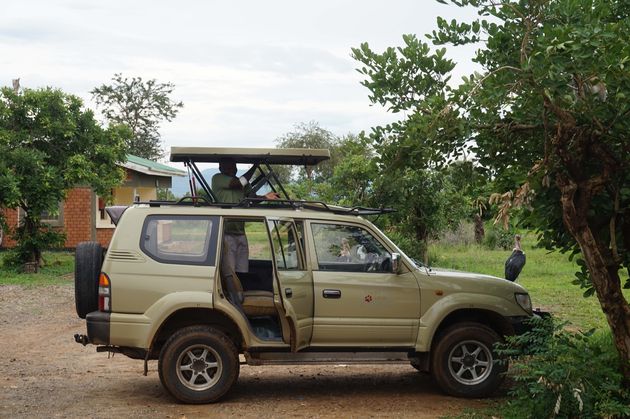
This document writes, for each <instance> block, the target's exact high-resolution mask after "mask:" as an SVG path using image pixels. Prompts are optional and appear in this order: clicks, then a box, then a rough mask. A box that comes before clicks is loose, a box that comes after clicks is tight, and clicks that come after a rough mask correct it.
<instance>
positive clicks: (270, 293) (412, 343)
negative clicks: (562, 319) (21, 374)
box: [75, 148, 533, 403]
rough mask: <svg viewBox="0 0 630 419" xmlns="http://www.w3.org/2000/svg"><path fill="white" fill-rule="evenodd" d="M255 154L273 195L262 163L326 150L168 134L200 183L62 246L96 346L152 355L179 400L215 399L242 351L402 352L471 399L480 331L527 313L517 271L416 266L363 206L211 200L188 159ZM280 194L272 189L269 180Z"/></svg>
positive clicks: (482, 373) (312, 156)
mask: <svg viewBox="0 0 630 419" xmlns="http://www.w3.org/2000/svg"><path fill="white" fill-rule="evenodd" d="M226 156H227V157H231V158H233V159H235V161H236V162H238V163H248V164H255V165H257V166H258V169H257V173H258V175H257V176H256V178H255V179H254V180H253V181H252V183H251V186H252V190H254V191H261V190H262V191H264V190H274V191H278V192H279V193H284V188H282V185H281V184H279V183H278V182H277V177H276V176H275V173H274V172H273V165H276V164H294V165H297V164H300V165H304V164H306V165H309V164H311V165H312V164H317V163H318V162H320V161H322V160H325V159H326V158H328V156H329V154H328V152H327V151H326V150H306V149H304V150H302V149H299V150H298V149H293V150H291V149H289V150H276V149H259V150H256V149H254V150H243V149H216V148H173V150H172V153H171V160H173V161H181V162H184V163H185V164H186V165H187V166H188V168H189V171H190V172H191V173H193V175H195V177H196V181H195V182H193V181H191V185H198V186H200V187H201V189H203V191H204V193H203V194H199V195H197V194H196V191H195V188H192V189H193V190H192V191H191V193H192V195H193V196H192V197H189V198H187V199H183V200H180V201H178V202H165V201H164V202H160V201H151V202H147V203H136V204H134V205H132V206H130V207H127V208H121V207H113V208H108V213H109V214H110V216H111V218H112V221H113V222H114V223H115V224H117V227H116V230H115V232H114V235H113V238H112V240H111V243H110V245H109V248H108V249H106V250H103V249H102V248H101V246H100V245H99V244H98V243H94V242H87V243H82V244H80V245H79V246H78V247H77V249H76V275H75V277H76V279H75V287H76V288H75V291H76V306H77V312H78V315H79V316H80V317H81V318H85V320H86V324H87V335H83V334H77V335H75V340H76V341H77V342H79V343H82V344H84V345H86V344H92V345H97V347H96V349H97V351H99V352H116V353H122V354H124V355H126V356H128V357H131V358H134V359H142V360H144V361H145V374H146V371H147V369H146V365H147V361H148V360H155V359H157V360H158V370H159V376H160V380H161V382H162V384H163V385H164V387H165V388H166V390H167V391H168V392H169V393H170V394H171V395H172V396H173V397H174V398H176V399H177V400H179V401H181V402H184V403H209V402H215V401H217V400H219V399H220V398H221V397H223V396H224V395H225V394H226V393H227V392H228V391H229V390H230V388H231V387H232V386H233V385H234V383H235V382H236V380H237V378H238V374H239V368H240V365H241V364H242V363H244V364H248V365H272V364H305V363H372V362H373V363H383V362H391V363H401V362H405V363H410V364H411V366H413V367H414V368H416V369H418V370H420V371H424V372H429V373H431V374H432V376H433V377H434V378H435V380H436V381H437V383H438V384H439V386H440V387H441V388H442V389H443V390H444V391H445V392H447V393H449V394H451V395H455V396H464V397H483V396H487V395H489V394H491V393H492V392H493V391H494V390H496V389H497V387H498V386H499V385H500V383H501V381H502V378H503V373H504V372H505V371H506V368H507V365H506V363H504V362H497V361H498V359H497V356H496V354H495V353H494V351H493V345H494V344H495V343H496V342H499V341H501V340H502V338H503V337H504V336H506V335H511V334H514V333H519V332H520V331H521V330H523V327H524V326H523V322H524V321H525V320H526V319H528V318H530V317H531V316H532V315H533V312H532V307H531V302H530V297H529V294H528V293H527V291H526V290H525V289H524V288H523V287H521V286H519V285H518V284H515V283H512V282H509V281H506V280H504V279H500V278H495V277H491V276H486V275H477V274H471V273H461V272H450V271H449V272H446V271H440V270H436V269H429V268H427V267H425V266H422V265H419V264H416V263H415V262H414V261H413V260H412V259H410V258H409V257H407V256H406V255H405V254H404V253H403V252H402V251H401V250H400V249H399V248H398V247H397V246H396V245H395V244H394V243H392V242H391V241H390V240H389V239H388V238H387V237H386V236H385V235H384V234H383V233H382V232H381V231H379V229H378V228H376V227H375V226H374V225H373V224H372V223H370V222H369V221H368V220H366V219H365V218H363V217H364V216H369V215H373V214H377V213H381V212H384V211H387V210H381V209H370V208H358V207H355V208H343V207H336V206H330V205H327V204H325V203H322V202H311V201H295V200H291V199H289V198H288V196H285V199H279V200H274V201H265V200H260V199H256V198H245V199H243V200H242V201H241V202H239V203H232V204H225V203H219V202H216V199H215V194H214V193H213V191H212V190H211V189H210V188H209V185H208V181H207V180H205V179H203V177H202V176H201V172H200V170H199V169H198V167H197V163H199V162H217V161H218V160H219V159H220V158H222V157H226ZM285 195H286V194H285ZM234 223H238V224H239V225H240V226H241V227H243V228H244V232H245V236H246V239H247V246H248V251H249V257H248V261H247V262H248V269H247V272H236V271H232V272H222V269H221V266H222V263H221V262H222V255H223V251H222V248H223V247H224V246H225V240H224V232H225V231H226V230H228V231H229V229H230V226H231V225H233V224H234Z"/></svg>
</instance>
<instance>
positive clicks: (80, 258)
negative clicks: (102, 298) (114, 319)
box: [74, 242, 103, 319]
mask: <svg viewBox="0 0 630 419" xmlns="http://www.w3.org/2000/svg"><path fill="white" fill-rule="evenodd" d="M74 262H75V263H74V301H75V305H76V308H77V314H78V315H79V317H80V318H82V319H85V316H86V315H87V314H88V313H91V312H92V311H96V310H98V277H99V275H100V273H101V265H102V263H103V248H102V247H101V245H100V244H99V243H97V242H83V243H79V244H78V245H77V248H76V252H75V256H74Z"/></svg>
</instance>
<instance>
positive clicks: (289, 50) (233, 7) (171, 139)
mask: <svg viewBox="0 0 630 419" xmlns="http://www.w3.org/2000/svg"><path fill="white" fill-rule="evenodd" d="M438 15H440V16H443V17H445V18H448V19H451V18H465V19H468V18H472V17H474V15H473V14H472V13H471V12H470V11H466V10H460V9H458V8H457V7H454V6H444V5H441V4H439V3H437V2H434V1H431V0H415V1H413V0H389V1H387V2H385V1H374V0H369V1H365V0H364V1H342V0H336V1H328V0H317V1H310V2H304V1H295V0H293V1H272V0H267V1H230V2H228V1H179V2H174V1H148V0H147V1H132V0H126V1H114V0H108V1H102V0H101V1H98V2H97V1H87V0H66V1H43V0H42V1H31V0H16V1H8V0H2V3H1V4H0V84H2V85H10V84H11V80H12V79H13V78H16V77H20V78H21V84H22V86H23V87H29V88H37V87H44V86H52V87H58V88H61V89H63V90H64V91H66V92H68V93H73V94H75V95H78V96H80V97H82V98H84V99H85V101H86V105H87V106H90V107H94V105H93V103H92V101H91V98H90V94H89V91H90V90H91V89H93V88H94V87H95V86H98V85H100V84H102V83H107V82H109V81H110V79H111V77H112V76H113V74H114V73H118V72H120V73H122V74H123V75H125V76H140V77H142V78H144V79H151V78H155V79H157V80H158V81H160V82H172V83H174V84H175V85H176V87H175V91H174V93H173V98H174V99H176V100H181V101H183V102H184V108H183V109H181V111H180V113H179V114H178V116H177V118H176V119H175V120H174V121H173V122H171V123H165V124H164V125H163V126H162V129H161V133H162V139H163V145H164V148H165V149H166V150H167V151H168V150H169V148H170V146H172V145H175V146H228V145H230V146H243V147H244V146H257V147H273V146H274V140H275V139H276V138H278V137H279V136H281V135H283V134H285V133H287V132H289V131H291V130H292V129H293V126H294V125H295V124H297V123H299V122H308V121H317V122H319V123H320V125H321V126H322V127H323V128H326V129H328V130H330V131H332V132H333V133H335V134H337V135H343V134H346V133H348V132H353V133H358V132H360V131H361V130H369V129H370V127H372V126H375V125H378V124H382V123H384V122H387V121H390V120H392V119H393V118H395V116H393V115H390V114H388V113H387V112H385V110H383V109H381V108H379V107H377V106H371V105H370V102H369V99H368V91H367V89H366V88H364V87H363V86H361V85H360V81H361V80H362V79H361V75H360V74H358V73H357V72H356V71H355V68H356V66H357V64H356V62H355V61H354V60H352V58H351V57H350V52H351V51H350V48H351V47H356V46H359V45H360V44H361V43H362V42H368V43H369V44H370V46H371V47H372V48H373V49H375V50H377V51H379V52H380V51H382V50H383V49H384V48H386V47H388V46H398V45H400V44H401V43H402V37H401V35H402V34H405V33H415V34H418V35H419V36H424V34H425V33H428V32H430V31H431V30H432V29H433V28H435V25H436V24H435V21H436V17H437V16H438ZM471 54H472V50H471V49H467V50H460V51H457V52H455V53H452V54H451V57H452V58H454V59H455V60H456V62H458V67H457V68H456V74H457V77H456V78H457V80H459V79H460V76H461V75H463V74H468V73H469V72H471V71H472V70H473V66H472V65H471V63H470V57H471Z"/></svg>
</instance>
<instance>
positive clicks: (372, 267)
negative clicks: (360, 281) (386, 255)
mask: <svg viewBox="0 0 630 419" xmlns="http://www.w3.org/2000/svg"><path fill="white" fill-rule="evenodd" d="M379 259H380V258H379V255H378V254H376V253H368V254H367V257H366V258H365V268H364V272H378V270H379V268H380V265H381V264H380V261H379Z"/></svg>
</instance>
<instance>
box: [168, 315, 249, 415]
mask: <svg viewBox="0 0 630 419" xmlns="http://www.w3.org/2000/svg"><path fill="white" fill-rule="evenodd" d="M239 367H240V365H239V360H238V352H237V350H236V347H235V346H234V343H232V341H231V340H230V339H229V338H228V337H227V336H225V335H224V334H223V333H221V332H220V331H218V330H216V329H213V328H211V327H206V326H191V327H186V328H184V329H182V330H180V331H178V332H177V333H175V334H174V335H173V336H171V338H170V339H169V340H168V341H167V342H166V344H165V345H164V347H163V348H162V351H161V352H160V360H159V363H158V370H159V374H160V381H162V384H163V385H164V387H165V388H166V390H167V391H168V392H169V393H170V394H171V395H172V396H173V397H175V398H176V399H177V400H179V401H180V402H183V403H194V404H199V403H212V402H215V401H217V400H219V399H220V398H221V397H223V396H224V395H225V394H226V393H227V392H228V391H229V390H230V388H231V387H232V386H233V385H234V383H235V382H236V379H237V378H238V373H239Z"/></svg>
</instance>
